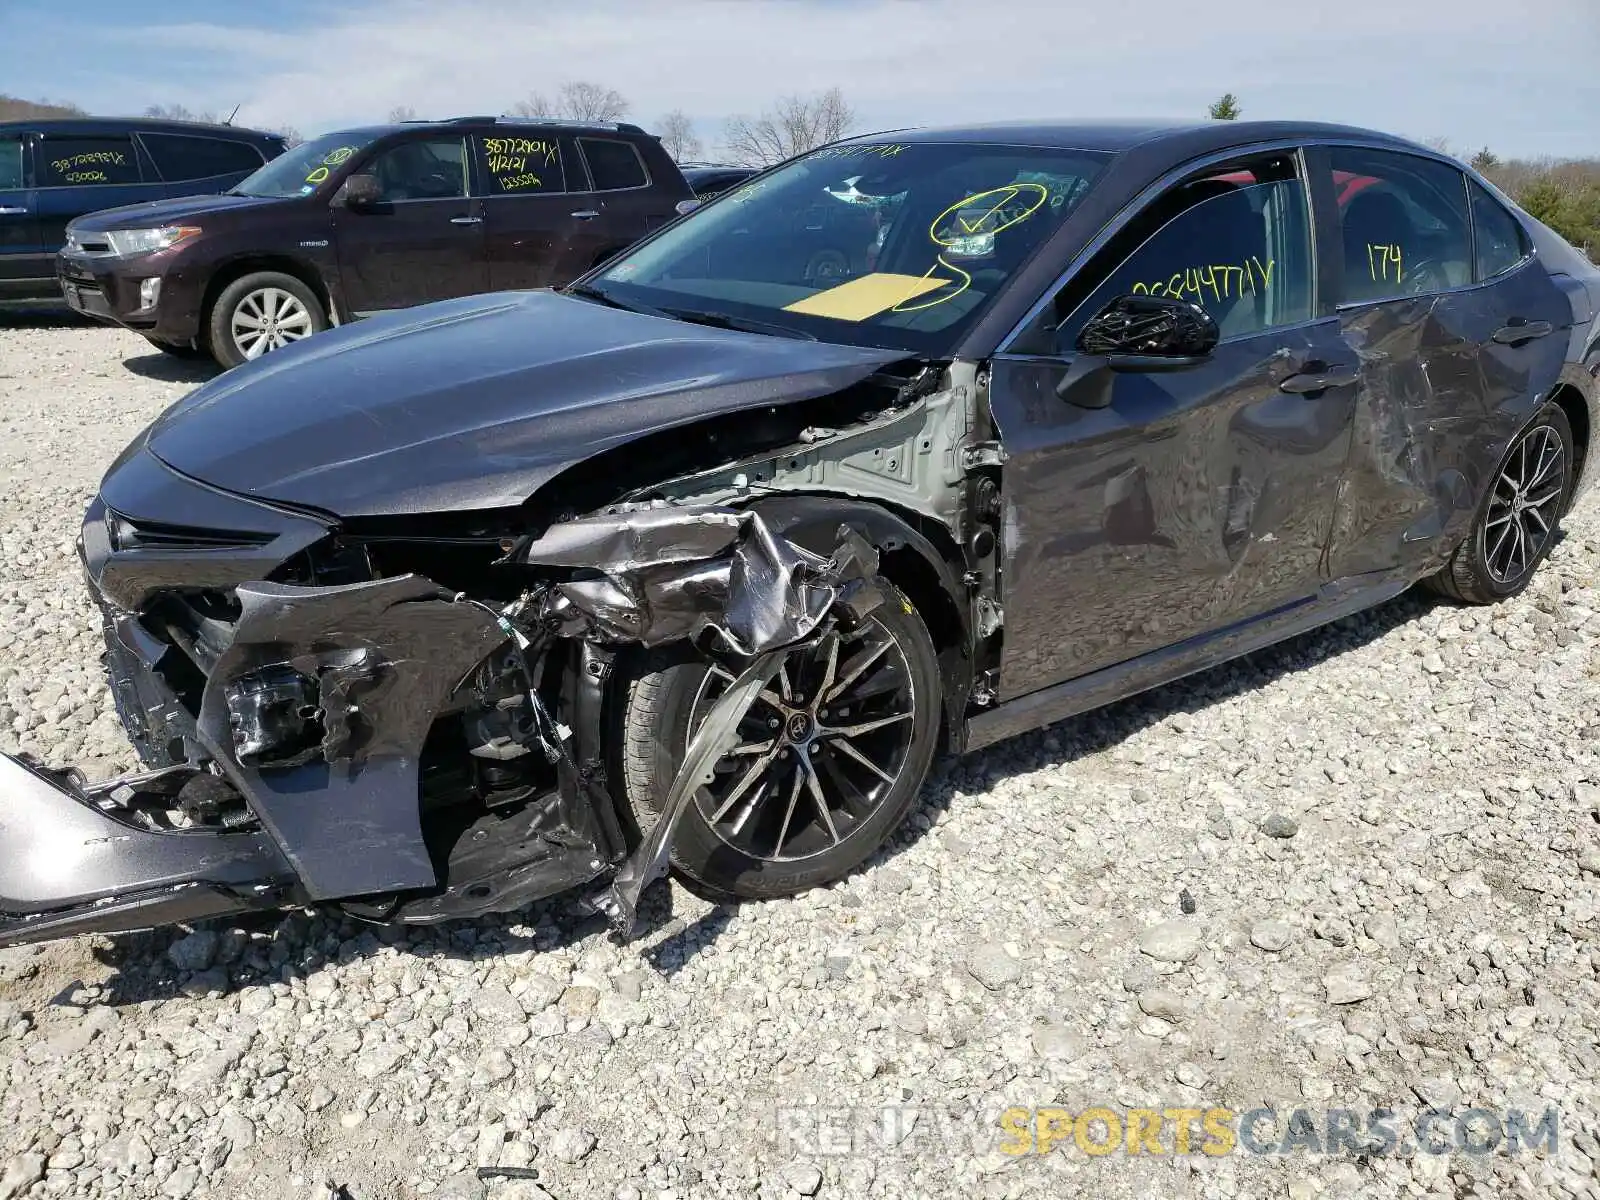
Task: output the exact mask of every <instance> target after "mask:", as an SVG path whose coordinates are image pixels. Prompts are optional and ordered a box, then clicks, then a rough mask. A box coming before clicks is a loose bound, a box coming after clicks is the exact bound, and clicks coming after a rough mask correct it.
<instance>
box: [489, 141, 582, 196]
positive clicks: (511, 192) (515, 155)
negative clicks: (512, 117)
mask: <svg viewBox="0 0 1600 1200" xmlns="http://www.w3.org/2000/svg"><path fill="white" fill-rule="evenodd" d="M472 140H473V142H474V143H475V145H476V146H477V153H478V165H479V168H480V169H481V170H482V172H483V177H484V179H486V180H488V183H489V188H488V194H489V195H491V196H525V195H529V194H530V193H538V192H564V191H566V190H567V177H566V164H565V163H563V162H562V159H561V139H560V138H559V137H557V136H556V135H555V134H549V133H546V134H539V135H537V136H534V137H523V136H521V135H515V136H513V135H507V134H500V133H496V134H492V135H489V134H484V135H480V136H478V137H475V138H473V139H472Z"/></svg>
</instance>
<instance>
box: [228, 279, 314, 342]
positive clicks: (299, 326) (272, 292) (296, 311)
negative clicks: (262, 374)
mask: <svg viewBox="0 0 1600 1200" xmlns="http://www.w3.org/2000/svg"><path fill="white" fill-rule="evenodd" d="M229 324H230V327H231V329H232V331H233V341H234V344H235V345H236V346H238V347H239V352H240V353H241V354H243V355H244V356H245V357H246V358H260V357H261V356H262V355H263V354H265V353H266V352H267V351H268V350H279V349H282V348H283V347H284V346H287V345H288V344H289V343H290V342H298V341H299V340H300V339H301V338H303V337H308V336H309V335H310V334H311V333H312V332H313V331H314V329H315V325H314V324H313V323H312V320H311V312H310V310H308V309H307V308H306V306H305V304H304V303H302V302H301V300H300V298H299V297H298V296H296V295H295V294H294V293H293V292H288V291H285V290H284V289H283V288H277V287H264V288H260V289H258V290H256V291H253V292H248V293H246V294H245V296H244V298H243V299H241V300H240V301H239V303H238V304H237V305H235V306H234V309H233V316H232V319H231V321H230V323H229Z"/></svg>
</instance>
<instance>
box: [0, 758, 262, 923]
mask: <svg viewBox="0 0 1600 1200" xmlns="http://www.w3.org/2000/svg"><path fill="white" fill-rule="evenodd" d="M116 786H120V787H124V788H131V787H133V786H135V785H134V783H133V782H131V781H130V782H124V783H121V784H120V785H116ZM101 799H102V800H103V803H104V804H105V807H101V804H99V803H96V800H97V797H96V796H95V795H93V794H92V790H91V789H82V788H79V787H77V786H75V785H74V784H73V783H71V782H70V781H69V780H66V779H65V778H63V777H61V776H59V775H56V774H54V773H47V772H45V771H42V770H37V769H35V768H33V767H31V766H30V765H29V764H27V763H25V762H23V761H21V760H20V759H16V758H13V757H11V756H10V755H0V946H9V945H15V944H18V943H21V942H32V941H43V940H45V939H48V938H58V937H68V936H71V935H74V934H82V933H116V932H122V931H126V930H131V929H147V928H150V927H152V926H156V925H167V924H171V923H173V922H175V921H193V920H198V919H200V918H202V917H214V916H219V915H221V914H224V913H230V912H238V911H241V910H244V909H250V908H260V907H276V906H278V905H281V904H283V903H285V902H286V901H287V900H288V899H289V898H290V897H291V894H292V892H293V884H294V875H293V873H292V872H291V870H290V869H289V864H288V862H287V861H286V860H285V859H284V857H283V855H282V854H281V853H279V851H278V848H277V846H276V845H275V844H274V843H273V841H272V839H271V838H270V837H268V836H267V835H266V834H265V833H264V832H263V831H260V830H255V831H238V832H234V831H223V830H217V829H193V830H171V831H164V832H157V831H155V830H153V829H148V828H143V827H141V826H139V825H137V824H135V823H133V822H132V821H131V820H127V819H119V816H117V815H113V814H114V812H115V808H116V805H115V802H114V801H113V800H112V799H111V797H110V796H106V797H103V798H101ZM108 810H109V811H108Z"/></svg>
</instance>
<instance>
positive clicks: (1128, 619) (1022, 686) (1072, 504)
mask: <svg viewBox="0 0 1600 1200" xmlns="http://www.w3.org/2000/svg"><path fill="white" fill-rule="evenodd" d="M1337 334H1338V327H1337V323H1336V322H1334V321H1331V320H1327V321H1320V322H1314V323H1310V324H1307V325H1305V326H1301V327H1298V328H1293V329H1275V330H1270V331H1267V332H1264V333H1261V334H1258V335H1256V336H1254V337H1248V338H1241V339H1236V340H1233V341H1230V342H1227V343H1224V344H1223V345H1221V346H1219V347H1218V349H1217V350H1216V351H1215V352H1214V353H1213V355H1212V357H1211V358H1210V359H1208V360H1207V361H1205V362H1204V363H1202V364H1200V365H1198V366H1195V367H1192V368H1187V369H1183V370H1178V371H1164V372H1155V373H1149V374H1141V373H1128V374H1116V375H1114V376H1113V377H1112V381H1111V384H1110V386H1111V388H1112V394H1111V400H1110V404H1109V405H1108V406H1107V407H1105V408H1100V409H1093V408H1082V407H1079V406H1077V405H1075V404H1073V403H1071V400H1070V396H1071V393H1070V392H1069V398H1068V399H1063V398H1062V397H1060V396H1058V395H1057V394H1056V386H1057V384H1058V382H1059V381H1060V380H1061V378H1062V376H1063V375H1064V374H1065V372H1066V371H1067V369H1068V368H1067V366H1066V365H1064V364H1063V363H1062V362H1060V361H1050V360H1042V359H1022V358H1014V359H1013V358H1006V357H1002V358H998V359H996V361H995V366H994V375H993V380H992V383H991V401H990V403H991V408H992V410H993V412H994V416H995V420H996V423H997V424H998V426H999V428H1000V433H1001V438H1002V441H1003V443H1004V445H1005V447H1006V452H1007V461H1006V465H1005V468H1004V478H1003V487H1002V494H1003V496H1004V499H1005V505H1006V508H1005V521H1004V544H1003V547H1002V563H1003V577H1002V584H1003V588H1004V596H1005V602H1006V640H1005V657H1004V662H1003V666H1002V672H1001V682H1002V688H1003V692H1004V694H1005V696H1007V697H1010V696H1017V695H1023V694H1025V693H1027V692H1030V691H1033V690H1035V689H1037V688H1040V687H1046V686H1048V685H1050V684H1052V683H1056V682H1059V681H1061V680H1064V679H1070V678H1073V677H1074V676H1077V675H1082V674H1085V673H1087V672H1089V671H1093V670H1096V669H1098V668H1100V667H1105V666H1110V665H1112V664H1114V663H1117V662H1121V661H1125V660H1127V659H1130V658H1134V657H1137V656H1138V655H1140V654H1144V653H1146V652H1148V651H1151V650H1156V649H1160V648H1161V647H1163V646H1167V645H1171V644H1172V643H1174V642H1178V641H1182V640H1183V639H1184V638H1187V637H1191V636H1193V635H1195V634H1198V633H1203V632H1206V631H1208V630H1211V629H1215V628H1219V627H1221V626H1224V625H1228V624H1231V623H1233V622H1235V621H1237V620H1241V619H1244V618H1247V617H1250V616H1254V615H1257V614H1259V613H1262V612H1265V611H1267V610H1269V609H1271V608H1274V607H1276V606H1278V605H1279V604H1282V603H1285V602H1288V601H1291V600H1295V599H1299V598H1301V597H1304V596H1307V595H1310V594H1311V593H1313V592H1314V591H1315V590H1316V588H1317V586H1318V585H1319V583H1320V581H1321V578H1322V570H1321V566H1322V554H1323V549H1324V546H1325V544H1326V540H1327V535H1328V530H1329V524H1330V521H1331V519H1332V513H1333V506H1334V500H1335V497H1336V492H1337V486H1338V481H1339V477H1340V474H1341V471H1342V469H1343V466H1344V463H1345V459H1346V457H1347V455H1348V453H1349V437H1350V419H1351V412H1352V409H1353V402H1354V389H1353V388H1350V387H1336V388H1329V389H1327V390H1326V391H1324V392H1322V393H1320V394H1319V395H1317V396H1315V397H1309V396H1305V395H1298V394H1288V393H1285V392H1283V391H1281V390H1280V389H1279V386H1278V385H1279V383H1280V382H1281V381H1282V380H1283V379H1285V378H1287V377H1289V376H1290V375H1293V374H1294V373H1295V372H1296V370H1298V369H1299V367H1300V366H1301V365H1303V364H1304V363H1307V362H1312V361H1315V360H1319V359H1320V360H1328V359H1332V358H1334V357H1335V356H1336V355H1337V353H1338V349H1339V346H1338V336H1337ZM1089 386H1098V384H1096V383H1093V382H1091V383H1090V384H1089Z"/></svg>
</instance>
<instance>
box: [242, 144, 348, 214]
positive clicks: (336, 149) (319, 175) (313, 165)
mask: <svg viewBox="0 0 1600 1200" xmlns="http://www.w3.org/2000/svg"><path fill="white" fill-rule="evenodd" d="M374 140H376V138H375V135H371V134H362V133H330V134H325V135H324V136H322V137H319V138H315V139H313V140H312V141H309V142H302V143H300V145H298V146H296V147H295V148H294V149H293V150H286V151H285V152H284V153H282V154H280V155H278V157H277V158H275V159H273V160H272V161H271V162H269V163H268V164H267V165H266V166H264V167H262V168H261V169H260V170H258V171H257V172H256V173H255V174H253V175H249V176H247V177H246V178H244V179H242V180H240V182H239V183H238V184H237V185H235V186H234V188H233V189H232V190H233V193H234V194H235V195H238V196H266V197H271V198H274V199H284V198H286V197H289V196H309V195H311V194H312V193H314V192H317V191H319V190H324V189H326V190H331V189H332V187H333V186H334V184H333V181H334V180H335V179H337V178H339V173H340V171H341V170H343V169H344V167H345V165H346V164H347V163H349V161H350V160H351V159H352V158H354V157H355V156H356V155H358V154H360V153H361V152H362V151H363V150H365V149H366V148H367V147H368V146H370V145H372V143H373V141H374Z"/></svg>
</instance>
